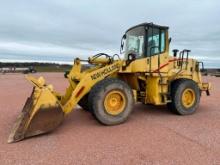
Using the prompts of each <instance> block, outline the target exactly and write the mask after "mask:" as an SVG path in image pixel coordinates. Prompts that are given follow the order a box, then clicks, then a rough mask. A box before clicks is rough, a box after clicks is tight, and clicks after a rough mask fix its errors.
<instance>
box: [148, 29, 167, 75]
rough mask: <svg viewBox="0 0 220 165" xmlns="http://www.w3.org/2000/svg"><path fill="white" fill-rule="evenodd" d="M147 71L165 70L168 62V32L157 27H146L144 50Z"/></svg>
mask: <svg viewBox="0 0 220 165" xmlns="http://www.w3.org/2000/svg"><path fill="white" fill-rule="evenodd" d="M145 53H146V54H145V56H146V57H147V68H148V72H159V71H160V72H165V71H166V70H167V69H166V68H167V67H166V66H167V63H168V32H167V30H166V29H160V28H159V27H148V29H147V35H146V51H145Z"/></svg>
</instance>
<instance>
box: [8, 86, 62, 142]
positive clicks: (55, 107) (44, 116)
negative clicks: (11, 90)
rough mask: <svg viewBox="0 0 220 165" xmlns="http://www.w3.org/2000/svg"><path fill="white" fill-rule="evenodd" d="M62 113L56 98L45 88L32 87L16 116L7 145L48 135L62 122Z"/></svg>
mask: <svg viewBox="0 0 220 165" xmlns="http://www.w3.org/2000/svg"><path fill="white" fill-rule="evenodd" d="M63 118H64V113H63V111H62V107H61V105H60V104H59V101H58V100H57V98H56V96H55V95H54V94H53V93H52V92H51V91H50V90H49V89H48V88H47V87H44V88H39V87H34V88H33V92H32V94H31V96H30V97H29V98H28V99H27V101H26V103H25V105H24V107H23V110H22V112H21V114H20V115H19V116H18V118H17V120H16V122H15V124H14V127H13V128H12V130H11V134H10V135H9V138H8V143H12V142H17V141H20V140H23V139H25V138H27V137H31V136H35V135H39V134H44V133H48V132H50V131H52V130H54V129H55V128H57V127H58V126H59V125H60V124H61V122H62V121H63Z"/></svg>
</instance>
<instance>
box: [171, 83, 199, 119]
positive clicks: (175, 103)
mask: <svg viewBox="0 0 220 165" xmlns="http://www.w3.org/2000/svg"><path fill="white" fill-rule="evenodd" d="M171 100H172V102H171V103H168V104H167V106H168V108H169V109H171V111H172V112H174V113H176V114H179V115H190V114H193V113H194V112H195V111H196V109H197V107H198V105H199V102H200V89H199V87H198V85H197V84H196V83H195V82H194V81H192V80H188V79H179V80H176V81H175V82H174V83H173V84H172V86H171Z"/></svg>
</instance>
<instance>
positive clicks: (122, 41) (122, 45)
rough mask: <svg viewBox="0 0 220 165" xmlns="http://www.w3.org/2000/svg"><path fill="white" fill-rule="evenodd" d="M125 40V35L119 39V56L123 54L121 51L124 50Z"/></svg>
mask: <svg viewBox="0 0 220 165" xmlns="http://www.w3.org/2000/svg"><path fill="white" fill-rule="evenodd" d="M125 39H126V34H124V35H123V36H122V38H121V48H120V54H122V53H123V49H124V43H125V42H124V40H125Z"/></svg>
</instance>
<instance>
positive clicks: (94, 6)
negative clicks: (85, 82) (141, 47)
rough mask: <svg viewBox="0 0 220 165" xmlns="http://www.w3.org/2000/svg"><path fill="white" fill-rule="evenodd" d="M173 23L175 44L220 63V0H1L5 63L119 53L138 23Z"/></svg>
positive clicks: (0, 51)
mask: <svg viewBox="0 0 220 165" xmlns="http://www.w3.org/2000/svg"><path fill="white" fill-rule="evenodd" d="M143 22H154V23H157V24H161V25H167V26H169V27H170V36H171V37H172V48H178V49H184V48H188V49H191V50H192V53H191V54H192V56H193V57H196V58H198V59H199V60H203V61H204V62H205V64H206V66H209V67H220V1H219V0H178V1H177V0H166V1H165V0H157V1H147V0H135V1H129V0H108V1H103V0H80V1H74V0H7V1H6V0H0V61H7V60H9V61H10V60H20V61H28V60H33V61H65V62H71V61H72V60H73V58H74V57H81V58H86V57H88V56H90V55H93V54H95V53H98V52H106V53H111V54H113V53H119V47H120V39H121V36H122V35H123V33H124V32H125V30H126V29H128V28H129V27H130V26H133V25H135V24H139V23H143Z"/></svg>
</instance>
